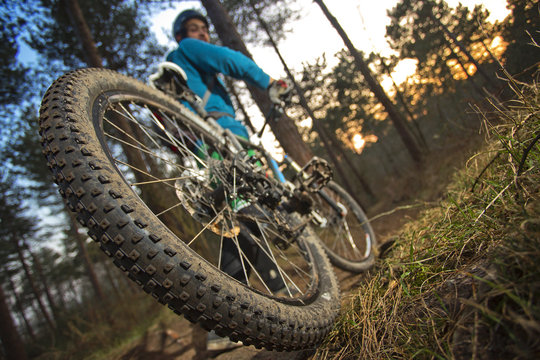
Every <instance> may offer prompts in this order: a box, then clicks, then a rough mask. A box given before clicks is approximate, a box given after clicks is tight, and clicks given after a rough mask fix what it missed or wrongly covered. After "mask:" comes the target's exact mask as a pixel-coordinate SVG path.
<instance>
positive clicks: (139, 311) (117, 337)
mask: <svg viewBox="0 0 540 360" xmlns="http://www.w3.org/2000/svg"><path fill="white" fill-rule="evenodd" d="M163 310H166V309H164V308H163V307H162V306H161V305H159V304H157V303H156V302H155V300H154V299H152V298H151V297H149V296H148V295H146V294H145V293H143V292H139V293H136V294H126V298H125V299H123V300H122V301H117V302H111V303H109V304H102V306H98V304H90V305H89V308H88V311H87V313H81V314H73V315H72V316H70V318H69V320H68V321H67V322H66V324H65V326H64V327H63V328H62V329H61V331H62V336H61V338H60V337H59V339H58V342H57V343H56V344H55V345H54V347H53V348H50V349H42V351H40V353H41V354H40V355H39V356H38V357H36V359H40V360H53V359H96V360H97V359H110V358H111V356H112V355H111V354H112V353H114V352H115V351H118V349H119V348H122V347H123V346H124V345H125V344H127V343H129V342H131V341H133V340H134V339H137V338H139V337H140V336H141V334H143V333H144V332H145V331H146V330H147V329H148V327H149V326H150V325H151V324H153V323H155V322H156V321H157V320H159V319H160V317H163V316H164V314H165V312H164V311H163ZM96 349H98V350H97V351H96Z"/></svg>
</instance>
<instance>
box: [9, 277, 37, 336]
mask: <svg viewBox="0 0 540 360" xmlns="http://www.w3.org/2000/svg"><path fill="white" fill-rule="evenodd" d="M6 277H7V278H8V282H9V287H10V289H11V292H12V293H13V296H14V297H15V306H16V307H17V310H18V311H19V313H20V314H21V317H22V319H23V321H24V325H25V326H26V331H27V332H28V335H29V336H30V339H32V341H34V342H35V341H37V338H36V334H35V333H34V330H33V328H32V325H31V324H30V321H28V317H27V316H26V313H25V311H24V308H23V305H22V301H21V298H20V296H19V294H18V293H17V289H16V287H15V284H14V283H13V280H12V279H11V276H10V275H9V274H7V275H6Z"/></svg>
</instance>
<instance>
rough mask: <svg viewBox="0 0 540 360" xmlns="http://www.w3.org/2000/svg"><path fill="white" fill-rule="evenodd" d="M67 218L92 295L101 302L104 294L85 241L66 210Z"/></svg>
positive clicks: (69, 212) (70, 214)
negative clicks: (90, 285) (92, 290)
mask: <svg viewBox="0 0 540 360" xmlns="http://www.w3.org/2000/svg"><path fill="white" fill-rule="evenodd" d="M66 210H67V212H68V216H69V218H70V220H71V221H70V229H69V231H70V233H71V235H72V236H73V237H74V239H75V242H76V243H77V248H78V249H79V255H80V256H81V258H82V261H83V263H84V267H85V268H86V275H87V276H88V278H89V279H90V283H91V284H92V288H93V289H94V294H95V295H96V297H97V298H98V300H99V301H101V302H103V301H104V300H105V294H104V293H103V289H102V288H101V284H100V283H99V281H98V277H97V275H96V271H95V270H94V265H93V264H92V262H91V261H90V256H89V255H88V251H87V250H86V246H85V241H84V239H83V236H82V235H81V234H80V233H79V226H78V224H77V220H75V216H74V215H73V213H72V212H71V211H69V209H67V208H66Z"/></svg>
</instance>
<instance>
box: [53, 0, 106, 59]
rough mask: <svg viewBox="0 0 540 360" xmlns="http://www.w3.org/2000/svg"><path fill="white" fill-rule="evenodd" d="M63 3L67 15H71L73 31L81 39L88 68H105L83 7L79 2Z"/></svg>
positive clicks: (73, 0)
mask: <svg viewBox="0 0 540 360" xmlns="http://www.w3.org/2000/svg"><path fill="white" fill-rule="evenodd" d="M62 1H63V4H64V6H65V8H66V10H67V13H68V14H69V18H70V19H71V23H72V24H73V29H74V30H75V33H76V34H77V37H78V38H79V41H80V42H81V45H82V47H83V53H84V56H85V58H86V63H87V64H88V66H92V67H103V61H102V60H101V56H100V55H99V52H98V49H97V47H96V43H95V41H94V38H93V37H92V33H91V32H90V29H89V28H88V24H87V23H86V20H85V19H84V15H83V13H82V11H81V7H80V6H79V2H78V1H77V0H62Z"/></svg>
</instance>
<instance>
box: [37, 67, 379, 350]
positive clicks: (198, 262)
mask: <svg viewBox="0 0 540 360" xmlns="http://www.w3.org/2000/svg"><path fill="white" fill-rule="evenodd" d="M180 71H181V69H180ZM152 84H153V87H151V86H148V85H145V84H143V83H141V82H139V81H137V80H135V79H132V78H130V77H127V76H124V75H121V74H119V73H116V72H113V71H110V70H105V69H81V70H76V71H73V72H69V73H67V74H66V75H64V76H62V77H60V78H59V79H57V80H56V81H55V82H54V83H53V84H52V85H51V87H50V88H49V89H48V91H47V92H46V94H45V96H44V98H43V100H42V104H41V108H40V120H39V122H40V134H41V137H42V144H43V147H44V154H45V156H46V158H47V161H48V165H49V167H50V168H51V170H52V172H53V174H54V179H55V182H56V183H57V184H58V186H59V192H60V193H61V195H62V196H63V197H64V198H65V201H66V203H67V205H68V207H69V208H70V209H71V210H72V211H75V212H77V220H78V221H79V222H80V223H81V224H82V225H83V226H85V227H87V228H88V235H89V236H90V237H91V238H92V239H93V240H95V241H96V242H98V243H99V246H100V247H101V249H102V250H103V251H104V252H105V253H106V254H107V255H109V256H110V257H112V258H113V261H114V263H115V264H116V265H117V266H118V267H120V268H121V269H122V270H123V271H125V272H126V273H127V274H128V276H129V277H130V278H131V279H132V280H134V281H135V282H136V283H137V284H139V285H140V286H141V287H142V289H143V290H144V291H146V292H148V293H150V294H151V295H152V296H153V297H155V298H156V299H157V300H158V301H159V302H160V303H162V304H165V305H167V306H168V307H169V308H170V309H172V310H173V311H174V312H175V313H178V314H183V315H184V316H185V317H186V318H187V319H188V320H190V321H192V322H197V323H199V324H200V325H202V326H203V327H204V328H205V329H207V330H214V331H215V332H216V333H217V334H218V335H220V336H223V337H225V336H228V337H229V338H230V339H231V340H233V341H242V342H243V343H244V344H245V345H254V346H256V347H258V348H261V347H266V348H268V349H272V350H279V351H284V350H287V351H289V350H298V349H305V348H311V347H314V346H316V345H317V344H319V343H320V342H321V341H322V339H323V338H324V337H325V336H326V334H327V333H328V332H329V331H330V329H331V327H332V325H333V323H334V320H335V318H336V316H337V313H338V310H339V303H340V301H339V287H338V284H337V280H336V277H335V274H334V272H333V271H332V268H331V265H330V261H332V262H333V263H334V264H335V265H337V266H340V267H343V268H345V269H348V270H351V271H363V270H366V269H367V268H369V267H370V266H372V264H373V262H374V253H373V249H374V248H375V245H376V241H375V237H374V235H373V231H372V229H371V226H370V225H369V222H368V221H367V218H366V216H365V214H364V212H363V211H362V209H361V207H360V206H359V205H358V204H357V203H356V202H355V201H354V199H353V198H352V197H351V196H350V195H349V194H347V192H346V191H344V190H343V189H342V188H341V187H340V186H339V185H337V184H336V183H334V182H332V181H331V170H330V167H329V166H328V164H327V163H326V162H325V161H324V160H322V159H318V158H314V159H313V160H312V161H310V162H309V163H308V164H306V165H305V166H303V167H300V166H298V164H296V163H295V162H294V161H292V160H291V159H290V158H288V157H286V158H285V160H284V162H283V163H282V164H281V166H280V164H278V163H277V162H276V161H275V160H274V159H273V158H272V157H271V156H270V155H269V154H268V152H267V151H266V150H265V149H264V147H263V146H261V145H258V144H255V143H252V142H250V141H248V140H247V139H243V138H240V137H237V136H235V135H233V134H232V133H231V132H230V131H229V130H225V129H223V128H221V127H220V126H219V125H218V124H217V122H216V121H215V120H214V119H213V118H212V117H208V116H206V115H207V114H206V113H205V111H204V109H203V108H202V106H201V99H199V98H198V97H197V96H195V95H194V94H193V93H192V92H191V91H190V90H189V88H188V87H187V83H186V81H185V75H183V74H182V73H181V72H178V71H177V69H173V70H171V68H168V67H166V66H165V67H160V73H159V74H158V75H156V76H155V77H154V78H153V80H152ZM285 164H288V169H285V170H284V171H283V172H282V171H281V167H282V166H284V165H285ZM288 172H289V173H292V175H291V176H290V179H286V177H285V175H286V174H287V173H288ZM284 174H285V175H284Z"/></svg>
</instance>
